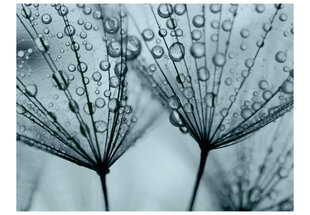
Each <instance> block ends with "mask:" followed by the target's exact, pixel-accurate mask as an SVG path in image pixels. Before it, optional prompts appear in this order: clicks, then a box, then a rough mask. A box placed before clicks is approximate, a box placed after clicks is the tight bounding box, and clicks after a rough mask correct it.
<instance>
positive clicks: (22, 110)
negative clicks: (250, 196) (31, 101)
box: [16, 104, 26, 114]
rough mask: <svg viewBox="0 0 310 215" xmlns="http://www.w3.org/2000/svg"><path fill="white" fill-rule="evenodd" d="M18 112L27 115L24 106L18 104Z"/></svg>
mask: <svg viewBox="0 0 310 215" xmlns="http://www.w3.org/2000/svg"><path fill="white" fill-rule="evenodd" d="M16 112H17V113H18V114H24V113H26V109H25V108H24V106H22V105H20V104H16Z"/></svg>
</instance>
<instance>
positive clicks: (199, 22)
mask: <svg viewBox="0 0 310 215" xmlns="http://www.w3.org/2000/svg"><path fill="white" fill-rule="evenodd" d="M193 25H194V26H195V27H196V28H201V27H203V26H204V25H205V20H204V18H203V16H201V15H196V16H194V18H193Z"/></svg>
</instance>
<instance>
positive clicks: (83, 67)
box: [77, 62, 88, 73]
mask: <svg viewBox="0 0 310 215" xmlns="http://www.w3.org/2000/svg"><path fill="white" fill-rule="evenodd" d="M77 69H78V71H79V72H82V73H85V72H86V71H87V69H88V66H87V64H86V63H84V62H81V63H80V64H79V65H78V66H77Z"/></svg>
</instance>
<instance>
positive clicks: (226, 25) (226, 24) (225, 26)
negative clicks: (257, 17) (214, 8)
mask: <svg viewBox="0 0 310 215" xmlns="http://www.w3.org/2000/svg"><path fill="white" fill-rule="evenodd" d="M222 28H223V30H224V31H230V30H231V28H232V22H231V21H230V20H224V21H223V23H222Z"/></svg>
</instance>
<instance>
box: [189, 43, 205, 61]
mask: <svg viewBox="0 0 310 215" xmlns="http://www.w3.org/2000/svg"><path fill="white" fill-rule="evenodd" d="M190 53H191V55H192V56H193V57H194V58H201V57H203V56H204V55H205V47H204V43H202V42H196V43H193V44H192V46H191V49H190Z"/></svg>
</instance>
